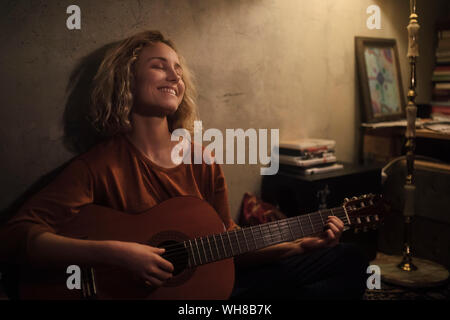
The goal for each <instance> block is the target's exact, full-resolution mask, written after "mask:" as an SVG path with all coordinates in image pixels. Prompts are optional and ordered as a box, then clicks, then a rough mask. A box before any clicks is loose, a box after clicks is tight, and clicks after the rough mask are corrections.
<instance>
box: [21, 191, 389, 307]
mask: <svg viewBox="0 0 450 320" xmlns="http://www.w3.org/2000/svg"><path fill="white" fill-rule="evenodd" d="M383 209H384V206H383V204H382V201H381V197H380V196H377V195H372V194H370V195H364V196H361V197H353V198H352V199H351V200H349V199H346V200H345V201H344V203H343V205H342V206H341V207H337V208H333V209H326V210H320V211H317V212H314V213H310V214H304V215H299V216H295V217H291V218H287V219H283V220H277V221H273V222H269V223H265V224H260V225H255V226H251V227H245V228H240V229H235V230H232V231H228V232H225V228H224V225H223V223H222V220H221V219H220V218H219V216H218V214H217V213H216V212H215V210H214V209H213V207H211V206H210V205H209V204H208V203H207V202H206V201H203V200H200V199H198V198H195V197H190V196H183V197H175V198H171V199H169V200H166V201H164V202H162V203H160V204H159V205H157V206H155V207H153V208H151V209H150V210H148V211H145V212H142V213H140V214H134V215H131V214H126V213H123V212H120V211H117V210H113V209H110V208H107V207H102V206H98V205H87V206H85V207H83V208H82V210H81V211H80V212H79V214H77V215H76V216H75V217H74V218H72V219H71V220H70V221H68V222H67V224H66V225H65V226H63V227H62V228H60V230H59V231H60V232H58V233H59V234H61V235H64V236H69V237H74V238H80V239H90V240H119V241H129V242H137V243H142V244H148V245H151V246H154V247H160V248H165V249H166V251H165V253H164V254H163V257H164V258H165V259H167V260H169V261H170V262H172V264H173V265H174V268H175V270H174V272H173V277H172V278H170V279H169V280H168V281H167V282H165V284H164V285H163V286H162V287H159V288H156V289H155V288H151V287H148V286H145V285H144V284H143V283H142V280H140V281H137V279H136V278H135V277H134V276H133V275H132V274H130V273H127V271H124V270H121V269H118V268H112V267H96V268H95V269H94V268H91V267H89V266H80V267H81V268H82V269H81V270H82V272H81V275H82V277H81V278H82V281H81V284H82V285H81V289H72V290H69V289H68V286H67V284H66V282H67V279H68V277H69V276H70V274H67V272H66V269H67V266H66V267H65V268H63V269H58V268H56V269H53V270H50V269H46V270H36V269H33V270H30V269H28V270H22V276H21V278H22V281H21V283H20V285H19V295H20V297H21V298H22V299H82V298H85V299H227V298H228V297H229V296H230V294H231V291H232V289H233V285H234V263H233V257H235V256H238V255H241V254H244V253H246V252H250V251H255V250H258V249H261V248H264V247H268V246H271V245H274V244H277V243H281V242H286V241H293V240H295V239H299V238H302V237H306V236H314V235H318V234H320V233H322V232H323V231H324V227H325V224H326V220H327V217H328V216H330V215H334V216H337V217H338V218H340V219H341V220H342V221H343V222H344V224H345V228H344V230H349V229H362V230H366V229H369V228H375V227H376V226H378V225H379V224H380V223H381V221H382V219H383V215H384V210H383ZM74 230H76V233H75V232H74ZM73 265H77V261H73Z"/></svg>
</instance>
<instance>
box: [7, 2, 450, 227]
mask: <svg viewBox="0 0 450 320" xmlns="http://www.w3.org/2000/svg"><path fill="white" fill-rule="evenodd" d="M445 2H446V1H444V0H436V1H429V0H418V1H417V3H418V13H419V22H420V24H421V26H422V29H421V33H420V43H421V47H420V54H421V57H420V61H419V67H418V80H419V81H418V93H419V95H418V99H417V100H418V101H428V100H429V98H430V81H429V79H430V76H431V72H432V68H433V61H434V52H433V47H434V36H433V28H434V22H435V21H436V19H437V18H438V17H442V16H445V14H446V12H448V5H447V4H446V3H445ZM71 4H77V5H79V6H80V8H81V17H82V22H81V30H74V31H70V30H68V29H67V28H66V19H67V17H68V14H66V8H67V7H68V6H69V5H71ZM371 4H377V5H379V6H380V8H381V11H382V13H381V29H380V30H369V29H367V27H366V20H367V18H368V14H366V8H367V7H368V6H369V5H371ZM0 15H1V17H0V37H1V38H0V39H1V43H2V50H1V51H0V71H1V73H0V74H1V89H0V90H1V110H0V112H1V114H0V116H1V119H2V126H1V127H0V141H1V144H0V149H1V152H2V157H1V160H0V164H1V170H2V171H1V174H2V192H1V194H2V197H1V201H0V208H5V207H7V206H8V205H9V204H10V203H11V202H12V201H13V200H14V199H16V198H17V197H18V196H19V195H20V194H21V193H23V192H24V191H25V190H26V189H27V188H28V187H29V186H30V185H31V184H32V183H33V182H34V181H36V180H37V179H38V178H39V177H40V176H42V175H43V174H45V173H47V172H49V171H51V170H52V169H54V168H55V167H57V166H59V165H61V164H62V163H64V162H65V161H66V160H68V159H70V158H71V157H72V156H73V153H71V152H70V151H69V150H68V149H67V148H66V147H65V145H64V144H63V126H62V116H63V114H64V112H65V110H66V109H67V106H68V103H67V101H68V97H69V95H70V94H73V91H72V92H71V91H68V87H70V84H71V83H73V82H74V81H76V79H75V77H72V78H71V75H74V70H76V69H77V66H78V65H79V62H80V61H81V59H83V58H84V57H86V56H89V55H92V53H93V52H95V51H96V50H97V49H99V48H101V47H103V46H104V45H106V44H110V43H112V42H114V41H117V40H120V39H122V38H124V37H126V36H128V35H131V34H133V33H135V32H137V31H141V30H144V29H159V30H161V31H162V32H164V33H165V34H167V35H168V36H169V37H170V38H171V39H173V40H174V41H175V43H176V44H177V47H178V48H179V50H180V51H181V53H183V55H184V56H185V57H186V60H187V61H188V63H189V64H190V66H191V68H192V69H193V70H194V72H195V74H196V76H197V83H198V88H199V93H200V96H199V99H198V103H199V109H200V115H201V119H202V120H203V126H204V128H210V127H214V128H219V129H221V130H224V129H225V128H244V129H246V128H256V129H257V128H279V129H280V137H281V139H291V138H298V137H316V138H331V139H335V140H336V142H337V156H338V158H339V159H340V160H343V161H354V160H356V157H357V149H356V148H357V144H358V128H357V123H358V121H359V117H360V112H359V108H360V106H359V100H358V91H357V80H356V73H355V54H354V37H355V36H370V37H385V38H395V39H397V43H398V47H399V56H400V59H401V69H402V76H403V83H404V89H405V91H406V89H407V87H408V86H407V81H408V79H409V76H408V70H409V69H408V64H407V59H406V46H407V33H406V29H405V27H406V25H407V23H408V16H409V6H408V1H406V0H405V1H400V0H394V1H388V0H383V1H382V0H378V1H377V0H372V1H369V0H335V1H331V0H315V1H306V0H282V1H278V0H247V1H235V0H234V1H230V0H216V1H210V0H195V1H194V0H191V1H187V0H168V1H162V0H161V1H131V0H130V1H120V0H109V1H89V0H77V1H72V0H70V1H69V0H67V1H2V2H1V4H0ZM79 98H80V99H81V100H83V99H84V100H85V98H84V97H79ZM224 170H225V174H226V177H227V182H228V185H229V190H230V204H231V210H232V214H233V216H234V217H235V218H237V214H238V211H239V206H240V202H241V199H242V196H243V193H244V192H245V191H250V192H254V193H256V194H258V193H259V189H260V182H261V176H260V174H259V172H260V171H259V166H258V165H224Z"/></svg>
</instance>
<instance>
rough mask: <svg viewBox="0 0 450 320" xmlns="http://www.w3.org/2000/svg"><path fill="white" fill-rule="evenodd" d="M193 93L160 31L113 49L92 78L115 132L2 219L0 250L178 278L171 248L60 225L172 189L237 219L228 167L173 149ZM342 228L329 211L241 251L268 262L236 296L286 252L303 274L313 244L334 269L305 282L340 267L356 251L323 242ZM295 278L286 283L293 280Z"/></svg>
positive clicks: (145, 277)
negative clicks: (68, 232)
mask: <svg viewBox="0 0 450 320" xmlns="http://www.w3.org/2000/svg"><path fill="white" fill-rule="evenodd" d="M194 97H195V89H194V87H193V85H192V80H191V76H190V73H189V70H188V68H187V66H186V65H185V63H184V61H183V59H182V57H181V56H180V55H179V54H178V52H177V50H176V49H175V47H174V45H173V43H172V42H171V41H169V40H167V39H165V38H164V37H163V35H162V34H161V33H160V32H157V31H145V32H141V33H138V34H136V35H134V36H132V37H129V38H128V39H125V40H124V41H122V42H121V43H120V44H119V45H118V46H117V47H116V48H114V49H113V50H111V51H109V52H108V53H107V55H106V57H105V58H104V60H103V62H102V64H101V65H100V67H99V70H98V72H97V75H96V77H95V79H94V89H93V93H92V114H91V120H92V123H93V125H94V126H95V127H96V128H97V129H98V130H99V131H100V132H101V133H102V134H103V135H105V136H107V137H109V138H108V139H106V140H105V141H103V142H101V143H99V144H97V145H96V146H94V147H93V148H91V149H90V150H89V151H88V152H86V153H84V154H82V155H80V156H78V157H76V158H75V159H74V160H73V161H72V162H71V163H70V164H69V165H68V166H67V167H66V168H65V170H64V171H63V172H62V173H61V174H60V175H59V176H58V177H57V178H56V179H55V180H54V181H53V182H52V183H51V184H49V185H48V186H47V187H46V188H44V189H43V190H42V191H40V192H39V193H38V194H36V195H35V196H34V197H32V198H31V199H30V200H29V201H28V202H27V203H26V204H25V205H24V206H23V207H22V208H21V209H20V210H19V212H18V213H17V215H15V216H14V217H13V218H12V219H11V220H10V221H9V222H8V223H7V224H6V225H5V226H4V227H3V228H2V230H1V232H0V243H1V245H0V254H1V255H0V257H1V259H2V260H6V261H9V262H15V263H21V264H31V265H35V266H47V265H53V266H54V265H61V266H67V265H68V264H71V263H73V261H77V262H78V263H79V264H80V265H91V266H94V267H95V266H97V265H105V264H106V265H111V266H116V267H120V268H123V269H126V270H128V271H131V272H132V273H133V274H134V275H135V276H137V277H138V278H139V279H140V281H142V282H143V283H145V284H146V285H147V286H150V287H159V286H161V285H163V284H164V282H165V281H167V280H168V279H169V278H171V276H172V271H173V269H174V266H173V265H172V264H171V263H170V262H169V261H167V260H166V259H164V258H163V257H162V254H163V252H164V249H160V248H156V247H151V246H148V245H143V244H138V243H133V242H122V241H113V240H111V241H92V240H80V239H75V238H69V237H64V236H61V235H58V234H57V233H58V228H59V226H60V225H61V224H62V223H63V222H64V221H67V219H70V217H72V216H73V215H75V214H77V213H78V211H79V210H80V209H79V208H80V207H81V206H83V205H86V204H89V203H95V204H100V205H104V206H107V207H111V208H113V209H117V210H120V211H122V212H126V213H129V214H133V213H138V212H142V211H144V210H146V209H149V208H151V207H153V206H154V205H156V204H158V203H160V202H162V201H163V200H166V199H169V198H171V197H175V196H180V195H194V196H196V197H199V198H201V199H204V200H206V201H208V202H209V203H210V204H211V205H212V206H213V207H214V208H215V210H216V211H217V213H218V215H219V217H220V218H221V219H222V221H223V223H224V225H225V227H226V229H227V230H231V229H233V228H237V227H238V226H237V225H236V224H235V223H234V222H233V220H232V219H231V217H230V212H229V206H228V195H227V186H226V184H225V179H224V175H223V172H222V169H221V167H220V166H219V165H218V164H215V163H213V164H211V165H208V164H205V163H202V164H184V163H182V164H179V165H177V164H175V163H174V162H173V161H172V159H171V152H172V149H173V148H174V146H175V145H176V144H177V143H178V142H177V141H171V132H172V131H173V130H175V129H177V128H186V129H188V130H191V131H192V127H193V126H192V124H193V120H194V119H195V116H196V111H195V102H194ZM342 230H343V223H342V221H340V220H339V219H338V218H337V217H330V218H329V220H328V230H326V231H325V232H324V234H323V235H322V236H321V237H315V238H307V239H303V240H301V241H295V242H289V243H282V244H279V245H275V246H272V247H269V248H265V249H262V250H260V251H258V252H256V253H254V254H247V255H246V256H243V257H240V258H239V259H238V264H239V265H246V266H249V265H252V264H253V265H255V264H264V265H265V266H268V267H267V268H268V269H267V268H266V267H264V268H266V269H264V268H260V269H257V270H259V271H258V272H256V273H255V274H256V275H257V277H256V278H255V277H254V276H253V275H252V274H249V273H247V274H246V273H245V272H246V271H243V273H241V272H239V273H238V277H237V283H236V287H235V291H234V293H233V297H244V296H254V293H256V292H260V290H259V289H258V286H257V285H255V283H253V282H255V281H253V282H252V280H251V279H258V273H259V272H260V273H261V274H260V275H259V279H261V278H260V277H266V278H267V277H269V278H273V279H274V280H275V279H276V278H277V277H276V276H273V277H272V275H274V274H279V272H278V273H277V272H274V270H273V268H275V270H279V268H280V266H279V265H278V266H277V264H279V263H280V262H282V261H290V262H289V263H290V264H292V263H294V265H293V266H291V267H289V268H291V271H292V272H293V273H292V272H291V271H289V272H283V273H284V274H285V275H286V274H291V273H292V274H294V275H295V274H298V272H297V271H296V270H301V268H299V266H296V265H295V263H297V262H298V261H300V260H303V262H302V264H301V265H302V266H304V267H307V266H312V265H313V264H312V262H311V261H313V260H314V261H315V260H317V256H312V255H311V254H308V255H299V254H301V253H304V252H305V251H314V252H315V253H316V254H319V255H320V256H322V258H321V259H320V261H322V265H323V266H325V267H324V268H323V269H324V270H325V269H326V272H325V273H322V274H320V273H317V272H315V273H314V272H313V273H311V271H309V273H308V272H307V271H306V270H304V271H303V275H308V278H305V277H304V278H302V279H300V278H301V277H300V278H299V279H296V281H297V283H298V284H299V285H300V284H301V285H302V286H305V287H306V286H307V285H308V284H309V282H313V283H315V282H318V281H319V279H320V278H321V277H322V276H324V275H326V276H327V277H332V275H333V273H332V272H329V270H328V269H330V268H331V269H332V268H333V267H334V268H335V267H336V263H335V262H336V261H337V260H339V259H342V257H344V256H345V257H347V256H355V254H353V251H352V250H349V249H345V247H344V246H342V245H340V246H339V248H340V249H339V250H337V249H336V248H335V249H334V250H331V251H330V249H325V248H331V247H335V246H336V245H337V244H338V242H339V238H340V235H341V233H342ZM317 249H322V250H317ZM341 251H342V252H341ZM330 252H332V253H331V254H330ZM338 252H340V253H338ZM299 257H300V258H299ZM308 257H309V258H308ZM314 257H316V258H314ZM327 257H328V260H327ZM330 257H333V258H330ZM285 258H288V259H287V260H286V259H285ZM292 258H293V259H294V260H292ZM289 259H290V260H289ZM298 259H300V260H298ZM308 259H309V262H308ZM292 261H294V262H292ZM295 261H297V262H295ZM273 264H275V265H273ZM362 265H363V263H359V264H358V266H356V269H355V270H358V272H360V271H361V270H362ZM277 268H278V269H277ZM335 269H336V268H335ZM338 269H339V268H338ZM360 269H361V270H360ZM248 270H254V269H248ZM335 271H336V270H335ZM338 271H339V270H338ZM351 271H353V269H352V270H351ZM247 272H248V271H247ZM360 273H361V272H360ZM240 275H245V277H244V278H240ZM338 275H342V274H338ZM297 277H299V276H298V275H297ZM357 278H358V279H360V275H357ZM240 279H243V280H240ZM347 280H348V279H347ZM249 281H250V282H249ZM287 281H288V282H286V280H283V283H281V284H278V286H281V287H280V288H285V287H287V285H288V284H289V281H290V280H289V279H287ZM308 281H309V282H308ZM344 281H345V279H344ZM256 282H258V281H256ZM359 282H360V281H359ZM359 282H358V283H359ZM240 283H242V286H241V285H240ZM265 283H266V284H267V285H269V284H270V283H272V282H271V281H267V282H265ZM297 287H298V286H297ZM325 289H326V288H325ZM358 290H359V291H358V294H360V291H361V289H360V288H359V289H358ZM325 291H326V290H325ZM276 296H278V294H277V295H276ZM319 296H320V295H319Z"/></svg>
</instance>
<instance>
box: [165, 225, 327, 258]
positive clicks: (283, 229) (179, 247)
mask: <svg viewBox="0 0 450 320" xmlns="http://www.w3.org/2000/svg"><path fill="white" fill-rule="evenodd" d="M314 218H315V219H316V220H317V219H318V218H317V217H313V219H314ZM286 220H287V219H285V220H281V221H279V223H276V222H275V223H273V224H272V225H273V227H274V228H276V229H277V233H278V234H279V235H272V234H270V232H271V230H270V226H267V225H266V226H265V227H261V230H259V232H258V233H260V235H259V236H256V237H255V236H254V234H253V236H252V238H253V242H255V243H256V241H258V242H259V241H261V240H263V241H264V242H266V241H265V240H268V241H272V239H271V238H273V239H277V238H278V237H279V236H282V237H284V236H286V235H288V234H289V233H291V231H294V230H295V233H298V232H299V231H300V229H302V227H301V226H300V227H299V226H295V225H294V226H291V225H289V223H288V222H287V221H286ZM298 222H299V221H297V224H298ZM300 223H301V222H300ZM307 226H308V227H309V226H311V231H312V232H309V230H308V232H307V233H306V235H312V234H316V233H321V232H323V231H324V230H320V231H315V230H316V229H317V227H318V228H320V227H323V226H325V224H324V223H322V218H321V220H320V221H316V222H315V223H314V224H307V225H305V229H306V227H307ZM253 227H257V228H259V227H258V225H257V226H253ZM250 228H251V227H250ZM262 228H264V229H265V230H262ZM293 228H294V229H293ZM247 230H248V229H247ZM241 231H242V229H241ZM267 231H268V232H269V234H263V233H264V232H267ZM237 232H239V229H236V232H235V234H234V235H233V234H232V233H233V231H229V232H227V233H228V234H230V235H231V237H230V239H229V241H227V242H229V244H230V246H231V247H233V248H234V247H235V246H236V244H239V242H242V243H244V242H243V241H240V240H239V236H238V234H237ZM300 233H302V234H303V233H304V232H303V229H302V230H301V232H300ZM216 236H220V237H222V234H218V235H209V236H204V237H200V238H196V239H193V240H191V242H192V241H196V242H201V241H202V240H203V239H205V244H204V243H202V247H203V251H205V248H206V250H207V251H208V252H209V251H211V249H212V245H211V243H209V247H210V249H208V248H207V246H206V242H207V241H209V239H211V238H212V237H214V239H216V238H215V237H216ZM242 238H244V240H245V241H246V245H247V246H248V241H247V239H246V237H245V236H244V235H243V236H241V240H242ZM299 238H301V237H299ZM282 239H283V238H282ZM211 240H212V239H211ZM221 240H223V238H221ZM211 242H212V241H211ZM216 244H217V243H216ZM219 247H220V246H217V245H216V246H215V248H216V251H217V249H219ZM195 248H196V249H197V250H196V251H197V252H198V254H197V256H199V257H201V256H202V254H201V252H199V250H200V246H199V244H198V243H196V244H195ZM165 249H166V254H163V255H164V256H165V257H171V256H173V255H174V254H177V251H178V252H182V253H184V252H185V251H186V250H188V249H191V250H192V251H193V250H194V245H190V246H189V247H188V248H186V247H184V246H183V242H180V243H176V244H173V245H170V246H167V247H165ZM220 251H222V249H220ZM223 251H224V253H225V249H224V250H223ZM231 251H233V250H231ZM239 251H242V250H239ZM219 254H220V253H219ZM211 256H213V254H211ZM203 257H206V252H204V254H203Z"/></svg>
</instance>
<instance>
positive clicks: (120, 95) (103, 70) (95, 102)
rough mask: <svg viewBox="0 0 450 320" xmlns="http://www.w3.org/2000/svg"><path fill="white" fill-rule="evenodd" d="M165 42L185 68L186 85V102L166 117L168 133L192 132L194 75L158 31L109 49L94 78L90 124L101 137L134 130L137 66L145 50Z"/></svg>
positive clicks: (143, 34) (147, 32)
mask: <svg viewBox="0 0 450 320" xmlns="http://www.w3.org/2000/svg"><path fill="white" fill-rule="evenodd" d="M157 42H162V43H164V44H166V45H168V46H169V47H171V48H172V49H173V50H174V51H175V52H176V53H177V54H178V58H179V61H180V65H181V67H182V69H183V76H182V79H183V81H184V84H185V93H184V96H183V100H182V101H181V104H180V105H179V107H178V109H177V111H176V112H175V113H174V114H173V115H171V116H169V117H168V118H167V120H168V124H169V130H170V132H172V131H173V130H175V129H178V128H185V129H187V130H189V131H190V132H191V133H192V132H193V127H194V120H195V119H196V117H197V106H196V102H195V98H196V89H195V85H194V83H193V74H192V72H190V70H189V68H188V67H187V65H186V63H185V61H184V59H183V57H182V56H181V55H180V54H179V53H178V51H177V50H176V48H175V46H174V44H173V42H172V41H170V40H169V39H166V38H165V37H164V36H163V35H162V33H161V32H159V31H143V32H140V33H137V34H135V35H133V36H131V37H129V38H126V39H124V40H123V41H121V42H120V43H119V44H118V45H117V46H115V47H114V48H112V49H110V50H109V51H108V52H107V53H106V55H105V57H104V59H103V61H102V63H101V64H100V67H99V69H98V71H97V74H96V75H95V77H94V79H93V89H92V94H91V109H90V114H89V116H88V119H89V121H90V122H91V124H92V125H93V126H94V128H95V129H96V130H97V131H98V133H100V135H102V136H113V135H116V134H118V133H125V132H129V131H130V130H131V128H132V127H131V123H130V117H129V116H130V113H131V109H132V107H133V94H132V92H133V90H134V85H135V83H134V82H135V80H134V76H135V74H134V72H135V70H134V64H135V62H136V61H137V59H138V58H139V54H140V52H141V50H142V48H144V47H146V46H148V45H152V44H154V43H157Z"/></svg>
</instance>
